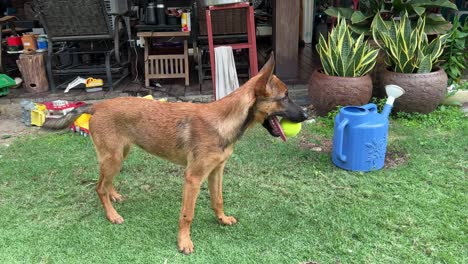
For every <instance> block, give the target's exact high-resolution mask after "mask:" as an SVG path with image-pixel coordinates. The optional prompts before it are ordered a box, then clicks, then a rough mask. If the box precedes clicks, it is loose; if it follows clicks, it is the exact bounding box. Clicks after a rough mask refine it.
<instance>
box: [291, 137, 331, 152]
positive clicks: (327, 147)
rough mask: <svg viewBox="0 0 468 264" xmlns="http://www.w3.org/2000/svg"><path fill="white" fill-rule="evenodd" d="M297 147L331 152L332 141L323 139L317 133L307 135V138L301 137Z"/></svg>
mask: <svg viewBox="0 0 468 264" xmlns="http://www.w3.org/2000/svg"><path fill="white" fill-rule="evenodd" d="M299 147H301V148H303V149H308V150H311V151H315V152H325V153H331V151H332V141H331V140H330V139H325V138H322V137H320V136H317V135H311V136H308V138H307V139H306V138H304V137H303V138H301V140H300V141H299Z"/></svg>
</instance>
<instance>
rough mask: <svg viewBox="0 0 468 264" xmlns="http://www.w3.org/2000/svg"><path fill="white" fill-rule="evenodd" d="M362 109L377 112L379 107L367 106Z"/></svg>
mask: <svg viewBox="0 0 468 264" xmlns="http://www.w3.org/2000/svg"><path fill="white" fill-rule="evenodd" d="M362 108H365V109H367V110H369V112H377V105H375V104H366V105H363V106H362Z"/></svg>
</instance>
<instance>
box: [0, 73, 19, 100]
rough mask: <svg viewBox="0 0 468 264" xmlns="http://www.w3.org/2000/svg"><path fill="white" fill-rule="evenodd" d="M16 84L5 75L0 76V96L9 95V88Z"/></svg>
mask: <svg viewBox="0 0 468 264" xmlns="http://www.w3.org/2000/svg"><path fill="white" fill-rule="evenodd" d="M15 85H16V82H15V80H13V79H12V78H10V76H8V75H6V74H0V96H4V95H7V94H8V93H10V87H11V86H15Z"/></svg>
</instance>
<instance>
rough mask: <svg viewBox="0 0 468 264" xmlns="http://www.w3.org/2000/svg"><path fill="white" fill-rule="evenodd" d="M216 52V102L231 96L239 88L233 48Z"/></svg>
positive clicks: (221, 48) (225, 48)
mask: <svg viewBox="0 0 468 264" xmlns="http://www.w3.org/2000/svg"><path fill="white" fill-rule="evenodd" d="M214 50H215V52H214V53H215V68H216V100H218V99H221V98H223V97H224V96H226V95H228V94H230V93H231V92H233V91H234V90H235V89H237V88H239V80H238V79H237V71H236V63H235V61H234V54H233V53H232V47H230V46H221V47H217V48H215V49H214Z"/></svg>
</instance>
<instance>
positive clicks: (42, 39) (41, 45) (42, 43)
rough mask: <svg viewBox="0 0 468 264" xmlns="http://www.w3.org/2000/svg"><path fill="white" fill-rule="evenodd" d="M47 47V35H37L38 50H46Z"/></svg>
mask: <svg viewBox="0 0 468 264" xmlns="http://www.w3.org/2000/svg"><path fill="white" fill-rule="evenodd" d="M47 47H48V43H47V36H46V35H39V37H38V38H37V48H38V49H40V50H46V49H47Z"/></svg>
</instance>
